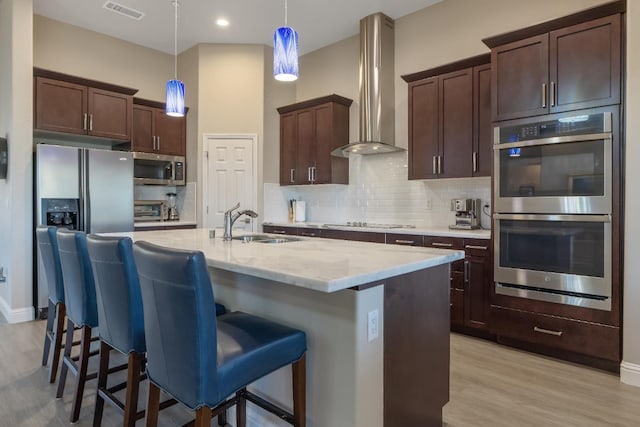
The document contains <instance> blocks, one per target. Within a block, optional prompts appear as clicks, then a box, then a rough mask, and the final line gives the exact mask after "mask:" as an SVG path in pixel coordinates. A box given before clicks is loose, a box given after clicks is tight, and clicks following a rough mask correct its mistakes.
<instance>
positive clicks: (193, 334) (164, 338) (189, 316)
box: [133, 242, 240, 406]
mask: <svg viewBox="0 0 640 427" xmlns="http://www.w3.org/2000/svg"><path fill="white" fill-rule="evenodd" d="M133 253H134V257H135V260H136V265H137V266H138V274H139V277H140V287H141V290H142V303H143V306H144V325H145V335H146V341H147V373H148V375H149V379H150V380H151V381H153V382H154V383H155V384H157V385H158V386H159V387H161V388H162V389H164V390H171V394H172V395H173V397H175V398H176V399H177V400H178V401H181V402H183V403H185V404H187V406H190V405H197V404H198V402H206V401H211V400H217V398H218V396H217V393H218V378H217V375H216V372H217V350H216V349H217V332H216V312H215V304H214V297H213V289H212V287H211V281H210V278H209V272H208V270H207V265H206V261H205V258H204V255H203V254H202V252H197V251H194V252H190V251H181V250H175V249H169V248H164V247H161V246H157V245H153V244H151V243H148V242H136V243H135V244H134V247H133ZM239 350H240V349H239ZM212 396H214V397H212Z"/></svg>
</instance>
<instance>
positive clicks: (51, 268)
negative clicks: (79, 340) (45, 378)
mask: <svg viewBox="0 0 640 427" xmlns="http://www.w3.org/2000/svg"><path fill="white" fill-rule="evenodd" d="M36 239H37V241H38V250H39V251H40V258H41V259H42V266H43V270H44V275H45V277H46V279H47V284H48V287H49V311H48V317H47V329H46V331H45V334H44V350H43V351H42V366H46V365H47V363H48V362H49V350H50V348H51V344H53V352H52V355H51V362H50V364H49V382H50V383H53V382H55V380H56V374H57V372H58V363H59V361H60V351H61V349H62V347H63V346H62V335H63V334H64V318H65V316H66V308H65V305H64V288H63V285H62V270H61V267H60V256H59V254H58V238H57V237H56V227H47V226H39V227H37V228H36Z"/></svg>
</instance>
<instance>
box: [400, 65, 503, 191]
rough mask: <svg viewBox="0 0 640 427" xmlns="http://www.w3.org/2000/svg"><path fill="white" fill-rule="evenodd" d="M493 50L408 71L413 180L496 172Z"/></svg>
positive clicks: (410, 152)
mask: <svg viewBox="0 0 640 427" xmlns="http://www.w3.org/2000/svg"><path fill="white" fill-rule="evenodd" d="M488 62H489V55H488V54H487V55H480V56H477V57H473V58H469V59H466V60H463V61H458V62H456V63H452V64H448V65H445V66H442V67H438V68H434V69H431V70H427V71H421V72H419V73H415V74H410V75H406V76H403V77H402V78H403V79H404V80H405V81H407V82H409V179H425V178H426V179H430V178H460V177H470V176H490V175H491V158H492V156H491V152H492V144H491V114H490V112H491V109H490V108H491V100H490V98H489V95H490V83H491V81H490V70H491V66H490V65H489V64H488Z"/></svg>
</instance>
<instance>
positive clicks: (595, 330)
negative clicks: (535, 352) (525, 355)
mask: <svg viewBox="0 0 640 427" xmlns="http://www.w3.org/2000/svg"><path fill="white" fill-rule="evenodd" d="M491 315H492V317H491V325H492V329H493V331H494V332H495V333H496V334H497V335H498V336H499V337H500V338H502V337H506V338H511V339H514V340H518V341H520V342H526V343H533V344H537V345H542V346H545V347H547V348H551V349H556V350H558V349H559V350H566V351H570V352H574V353H579V354H584V355H587V356H593V357H597V358H600V359H606V360H611V361H614V362H618V361H619V360H620V328H618V327H615V326H609V325H602V324H599V323H592V322H585V321H581V320H575V319H568V318H564V317H558V316H551V315H547V314H541V313H533V312H529V311H523V310H516V309H512V308H507V307H499V306H492V307H491Z"/></svg>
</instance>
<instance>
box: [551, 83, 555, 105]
mask: <svg viewBox="0 0 640 427" xmlns="http://www.w3.org/2000/svg"><path fill="white" fill-rule="evenodd" d="M551 106H552V107H555V106H556V82H551Z"/></svg>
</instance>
